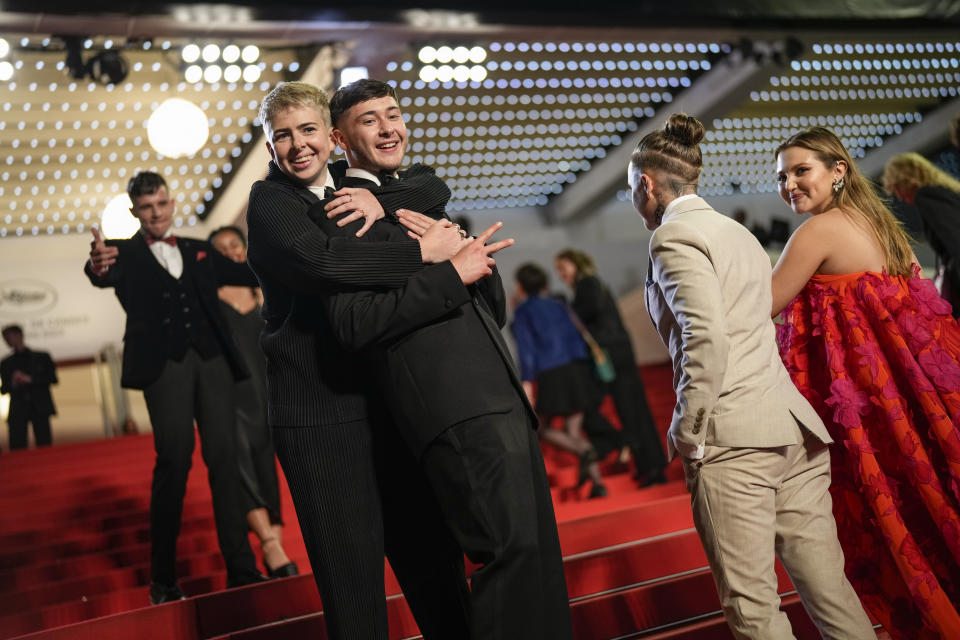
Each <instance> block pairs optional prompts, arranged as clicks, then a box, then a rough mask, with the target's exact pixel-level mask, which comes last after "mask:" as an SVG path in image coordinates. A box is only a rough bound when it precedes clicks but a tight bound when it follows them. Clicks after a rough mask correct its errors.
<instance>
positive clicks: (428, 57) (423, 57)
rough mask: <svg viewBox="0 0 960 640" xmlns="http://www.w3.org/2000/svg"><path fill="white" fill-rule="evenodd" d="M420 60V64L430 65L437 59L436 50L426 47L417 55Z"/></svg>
mask: <svg viewBox="0 0 960 640" xmlns="http://www.w3.org/2000/svg"><path fill="white" fill-rule="evenodd" d="M417 57H418V58H420V62H422V63H423V64H430V63H431V62H433V61H434V60H436V59H437V50H436V49H434V48H433V47H431V46H429V45H428V46H426V47H423V48H422V49H420V53H419V54H418V55H417Z"/></svg>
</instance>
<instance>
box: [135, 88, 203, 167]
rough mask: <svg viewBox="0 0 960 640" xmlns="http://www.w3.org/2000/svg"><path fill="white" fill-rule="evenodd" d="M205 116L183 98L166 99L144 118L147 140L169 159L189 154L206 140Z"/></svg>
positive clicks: (197, 149) (199, 109)
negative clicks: (147, 118)
mask: <svg viewBox="0 0 960 640" xmlns="http://www.w3.org/2000/svg"><path fill="white" fill-rule="evenodd" d="M208 135H210V128H209V125H208V124H207V115H206V114H205V113H204V112H203V110H202V109H201V108H200V107H198V106H197V105H195V104H193V103H192V102H190V101H188V100H184V99H182V98H170V99H168V100H165V101H164V102H163V103H162V104H161V105H160V106H159V107H157V109H156V110H155V111H154V112H153V113H152V114H151V115H150V118H149V120H147V139H148V140H149V141H150V146H151V147H153V149H154V150H155V151H156V152H157V153H159V154H162V155H164V156H167V157H168V158H182V157H184V156H190V155H193V154H194V153H196V152H197V151H199V150H200V148H201V147H203V145H204V144H206V142H207V136H208Z"/></svg>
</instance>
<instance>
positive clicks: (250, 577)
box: [227, 571, 270, 589]
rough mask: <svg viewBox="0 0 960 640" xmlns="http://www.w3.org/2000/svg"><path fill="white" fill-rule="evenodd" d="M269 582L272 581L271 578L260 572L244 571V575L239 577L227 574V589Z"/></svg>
mask: <svg viewBox="0 0 960 640" xmlns="http://www.w3.org/2000/svg"><path fill="white" fill-rule="evenodd" d="M268 580H270V578H268V577H267V576H265V575H263V574H262V573H260V572H259V571H244V572H243V574H242V575H238V576H232V575H230V574H227V589H233V588H234V587H243V586H246V585H248V584H257V583H259V582H267V581H268Z"/></svg>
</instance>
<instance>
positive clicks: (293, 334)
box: [247, 162, 426, 427]
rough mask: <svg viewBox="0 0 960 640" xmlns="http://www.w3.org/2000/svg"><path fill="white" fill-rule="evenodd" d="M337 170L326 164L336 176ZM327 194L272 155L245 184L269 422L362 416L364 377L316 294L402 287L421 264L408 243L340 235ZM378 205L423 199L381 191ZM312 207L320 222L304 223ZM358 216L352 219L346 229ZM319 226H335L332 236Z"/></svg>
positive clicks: (301, 423) (302, 423)
mask: <svg viewBox="0 0 960 640" xmlns="http://www.w3.org/2000/svg"><path fill="white" fill-rule="evenodd" d="M343 168H344V167H343V166H342V165H341V164H340V163H338V164H336V165H332V166H331V170H332V171H333V175H334V176H335V178H336V177H338V176H342V175H343ZM328 201H329V199H321V198H318V197H317V195H315V194H314V193H313V192H312V191H310V190H309V189H307V188H305V187H303V186H302V185H299V184H297V183H296V182H294V181H292V180H290V179H289V178H288V177H287V176H286V175H284V173H283V172H282V171H280V169H279V167H277V166H276V164H274V163H273V162H271V163H270V165H269V169H268V172H267V177H266V179H265V180H261V181H259V182H256V183H255V184H254V185H253V188H252V189H251V191H250V202H249V205H248V207H247V225H248V229H249V249H248V252H247V261H248V262H249V263H250V266H251V267H252V268H253V270H254V271H255V272H256V274H257V277H258V278H259V279H260V286H261V288H262V290H263V297H264V306H263V315H264V318H265V319H266V321H267V325H266V327H265V328H264V330H263V333H262V335H261V338H260V346H261V347H262V348H263V351H264V353H265V355H266V357H267V392H268V400H267V410H268V411H267V412H268V421H269V423H270V425H271V426H274V427H310V426H323V425H328V424H339V423H343V422H352V421H356V420H362V419H365V418H366V417H367V416H368V409H369V407H368V402H369V401H370V398H371V397H372V396H371V394H370V393H369V390H370V388H371V387H372V380H371V375H370V374H369V372H368V371H367V370H366V369H367V368H366V367H365V366H364V363H363V362H362V361H361V360H360V359H359V358H358V357H357V356H356V355H355V354H352V353H347V352H346V351H344V349H343V348H342V347H341V346H340V344H339V343H338V342H337V341H336V339H335V338H334V336H333V330H332V329H331V327H330V324H329V322H328V321H327V316H326V312H325V310H324V307H323V304H322V296H321V294H322V293H323V292H329V291H331V290H332V288H333V287H341V286H345V287H371V288H380V289H381V290H387V289H389V288H391V287H400V286H402V285H403V284H404V283H405V282H406V280H407V277H408V276H410V275H412V274H414V273H416V272H418V271H420V270H421V269H422V268H423V260H422V257H421V255H420V247H419V245H418V244H417V243H416V242H413V241H410V242H406V243H394V242H369V241H368V242H354V241H352V240H351V239H350V238H348V237H346V235H345V234H343V233H341V232H340V230H339V229H338V227H337V226H336V221H335V220H329V221H328V220H327V219H326V213H325V212H323V205H324V204H326V203H327V202H328ZM381 204H383V206H384V209H385V210H388V211H395V210H396V209H397V208H401V207H403V206H408V207H409V208H412V209H414V210H417V208H418V207H422V206H425V204H426V203H424V202H421V201H415V200H414V201H410V200H407V201H400V200H394V201H391V200H390V199H389V198H388V197H381ZM311 206H314V207H316V211H317V213H316V215H317V216H319V218H322V220H323V223H324V225H323V227H322V228H321V227H320V226H318V225H317V224H314V223H313V222H311V219H310V217H309V215H308V211H309V210H310V208H311ZM359 224H360V223H359V222H358V223H357V224H356V225H354V226H352V227H350V228H351V229H352V232H356V231H357V229H358V228H359ZM324 229H332V230H334V231H335V232H336V233H335V237H334V236H330V235H328V234H327V233H326V232H325V231H324ZM368 235H369V234H368ZM371 239H372V238H368V240H371Z"/></svg>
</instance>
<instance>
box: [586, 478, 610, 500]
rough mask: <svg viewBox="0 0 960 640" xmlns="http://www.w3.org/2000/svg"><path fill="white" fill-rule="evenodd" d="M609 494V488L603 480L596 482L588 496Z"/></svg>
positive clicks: (603, 496) (596, 496)
mask: <svg viewBox="0 0 960 640" xmlns="http://www.w3.org/2000/svg"><path fill="white" fill-rule="evenodd" d="M606 496H607V488H606V487H605V486H604V485H603V483H601V482H594V483H593V487H592V488H591V489H590V495H589V496H588V498H605V497H606Z"/></svg>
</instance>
